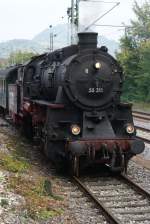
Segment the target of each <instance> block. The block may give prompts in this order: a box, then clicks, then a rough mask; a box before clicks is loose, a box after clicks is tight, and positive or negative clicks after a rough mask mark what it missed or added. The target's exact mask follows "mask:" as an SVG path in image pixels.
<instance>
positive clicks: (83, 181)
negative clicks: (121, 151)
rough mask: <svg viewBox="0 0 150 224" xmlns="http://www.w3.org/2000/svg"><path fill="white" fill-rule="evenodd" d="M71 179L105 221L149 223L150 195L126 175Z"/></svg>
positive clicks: (122, 223) (118, 223)
mask: <svg viewBox="0 0 150 224" xmlns="http://www.w3.org/2000/svg"><path fill="white" fill-rule="evenodd" d="M73 181H74V182H75V184H76V185H77V186H78V187H79V189H80V190H81V191H82V192H83V193H84V194H85V195H86V196H87V197H88V198H89V199H90V200H92V201H93V203H94V204H95V205H96V206H97V207H98V208H99V209H100V213H102V214H103V215H104V217H105V218H106V220H107V222H108V223H111V224H112V223H113V224H125V223H138V224H146V223H150V194H149V193H148V192H147V191H145V190H144V189H143V188H141V187H140V186H139V185H137V184H135V183H134V182H133V181H132V180H131V179H129V178H128V177H127V176H125V175H121V176H119V177H94V178H90V177H86V178H77V177H73ZM99 223H101V222H99Z"/></svg>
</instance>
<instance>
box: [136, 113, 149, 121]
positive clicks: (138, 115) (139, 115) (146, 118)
mask: <svg viewBox="0 0 150 224" xmlns="http://www.w3.org/2000/svg"><path fill="white" fill-rule="evenodd" d="M132 114H133V117H134V118H138V119H142V120H144V121H150V113H145V112H142V111H132Z"/></svg>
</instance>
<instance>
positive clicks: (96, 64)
mask: <svg viewBox="0 0 150 224" xmlns="http://www.w3.org/2000/svg"><path fill="white" fill-rule="evenodd" d="M94 67H95V69H97V70H98V69H100V68H101V63H100V62H96V63H95V65H94Z"/></svg>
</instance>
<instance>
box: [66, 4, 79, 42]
mask: <svg viewBox="0 0 150 224" xmlns="http://www.w3.org/2000/svg"><path fill="white" fill-rule="evenodd" d="M79 1H80V0H71V8H68V10H67V14H68V18H69V20H70V24H71V44H75V43H76V40H77V33H78V30H79Z"/></svg>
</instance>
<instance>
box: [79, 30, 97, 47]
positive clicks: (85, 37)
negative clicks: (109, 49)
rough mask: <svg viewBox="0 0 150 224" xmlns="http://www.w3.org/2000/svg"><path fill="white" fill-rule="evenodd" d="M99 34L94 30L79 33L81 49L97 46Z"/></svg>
mask: <svg viewBox="0 0 150 224" xmlns="http://www.w3.org/2000/svg"><path fill="white" fill-rule="evenodd" d="M97 36H98V33H94V32H83V33H78V38H79V42H78V46H79V49H80V50H84V49H87V48H92V49H93V48H94V49H95V48H97Z"/></svg>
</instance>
